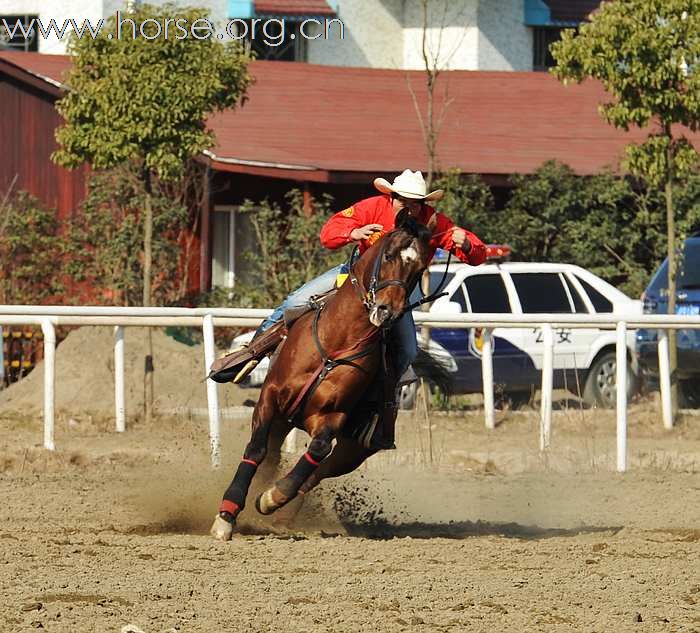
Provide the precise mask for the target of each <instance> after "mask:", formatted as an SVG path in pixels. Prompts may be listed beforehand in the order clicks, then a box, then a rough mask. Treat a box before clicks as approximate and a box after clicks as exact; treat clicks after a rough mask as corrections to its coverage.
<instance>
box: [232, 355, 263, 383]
mask: <svg viewBox="0 0 700 633" xmlns="http://www.w3.org/2000/svg"><path fill="white" fill-rule="evenodd" d="M259 362H260V361H259V360H258V359H257V358H251V359H250V360H249V361H248V362H247V363H246V364H245V365H243V367H242V368H241V370H240V371H239V372H238V373H237V374H236V377H235V378H234V379H233V380H232V381H231V382H232V383H233V384H234V385H237V384H238V383H240V382H242V381H243V379H244V378H246V376H248V374H250V372H252V371H253V370H254V369H255V368H256V367H257V366H258V363H259Z"/></svg>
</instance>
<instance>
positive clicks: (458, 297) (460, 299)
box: [450, 284, 469, 312]
mask: <svg viewBox="0 0 700 633" xmlns="http://www.w3.org/2000/svg"><path fill="white" fill-rule="evenodd" d="M464 292H465V291H464V284H462V285H460V287H459V288H457V291H456V292H455V293H454V294H453V295H452V296H451V297H450V301H456V302H457V303H459V305H460V306H462V312H469V310H467V300H466V299H465V298H464Z"/></svg>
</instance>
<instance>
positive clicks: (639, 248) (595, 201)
mask: <svg viewBox="0 0 700 633" xmlns="http://www.w3.org/2000/svg"><path fill="white" fill-rule="evenodd" d="M513 185H514V189H513V192H512V194H511V197H510V199H509V201H508V203H507V205H506V207H505V208H504V209H503V210H501V211H499V212H498V213H497V214H496V216H495V219H494V222H495V227H497V229H498V231H499V232H500V235H499V236H498V237H497V241H501V242H504V241H505V242H508V243H509V244H510V245H511V246H512V247H513V252H514V257H513V259H514V260H517V261H552V262H564V263H570V264H576V265H579V266H582V267H583V268H586V269H588V270H590V271H591V272H593V273H595V274H597V275H599V276H600V277H602V278H603V279H606V280H607V281H609V282H610V283H612V284H613V285H615V286H617V287H619V288H620V289H621V290H622V291H623V292H626V293H628V294H629V295H631V296H639V294H640V293H641V291H642V290H643V289H644V287H645V286H646V285H647V283H648V282H649V278H650V275H651V273H652V272H653V271H654V270H655V269H656V268H657V267H658V265H659V263H660V262H661V261H662V260H663V258H664V257H665V253H666V248H665V237H664V233H663V231H662V230H661V229H660V227H663V217H664V214H665V207H664V200H663V197H662V195H661V194H660V192H659V191H658V190H656V189H653V188H652V189H648V190H647V189H644V188H643V186H642V184H641V183H636V182H634V181H632V180H631V179H630V178H621V177H618V176H615V175H613V174H609V173H607V174H601V175H598V176H587V177H581V176H576V175H575V174H574V173H573V171H572V170H571V169H570V168H569V167H567V166H566V165H562V164H558V163H554V162H548V163H545V164H544V165H543V166H542V167H541V168H540V169H538V170H537V172H536V173H535V174H533V175H530V176H518V177H515V178H514V179H513ZM677 203H678V204H677V206H678V214H679V216H681V217H682V220H681V221H680V223H679V229H680V231H681V233H682V234H683V235H688V234H689V233H690V232H691V231H692V230H697V229H698V228H700V178H698V177H692V178H690V179H689V180H688V182H687V186H685V187H683V188H679V189H678V192H677Z"/></svg>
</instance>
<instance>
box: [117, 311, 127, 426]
mask: <svg viewBox="0 0 700 633" xmlns="http://www.w3.org/2000/svg"><path fill="white" fill-rule="evenodd" d="M114 415H115V419H116V431H117V433H123V432H124V431H125V430H126V396H125V389H124V328H123V327H122V326H121V325H117V326H115V328H114Z"/></svg>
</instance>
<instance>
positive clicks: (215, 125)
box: [0, 53, 700, 180]
mask: <svg viewBox="0 0 700 633" xmlns="http://www.w3.org/2000/svg"><path fill="white" fill-rule="evenodd" d="M3 60H7V61H10V62H12V63H13V64H17V65H20V66H21V67H22V68H24V69H26V70H27V71H29V72H30V73H35V74H38V75H42V76H46V77H49V78H52V79H58V80H60V78H61V72H62V71H63V70H65V69H66V68H67V66H68V63H69V60H68V58H67V57H59V56H49V55H39V54H32V53H0V71H2V66H3V64H2V62H3ZM251 68H252V73H253V75H254V76H255V78H256V83H255V84H254V85H253V86H252V87H251V89H250V91H249V101H248V102H247V103H246V105H245V106H244V107H242V108H238V109H235V110H231V111H227V112H223V113H219V114H216V115H214V116H212V117H211V119H210V121H209V123H210V125H211V127H212V129H213V130H214V131H215V133H216V138H217V145H216V147H214V148H213V150H212V153H211V154H210V156H211V158H212V160H213V164H214V166H215V167H216V168H218V169H222V170H230V171H243V172H246V173H258V174H263V175H264V174H267V175H274V176H278V177H280V176H284V177H287V178H295V179H299V180H304V179H310V180H327V179H328V178H334V177H335V178H339V177H342V176H341V175H340V174H337V175H336V176H333V175H332V172H341V173H346V174H347V172H368V173H370V174H374V173H391V172H397V171H401V170H403V169H405V168H407V167H410V168H411V169H422V170H425V169H426V165H427V160H426V152H425V148H424V143H423V139H422V136H421V130H420V125H419V122H418V118H417V116H416V113H415V110H414V106H413V102H412V99H411V95H410V92H409V88H408V82H409V81H410V82H411V84H412V86H413V89H414V90H415V93H416V95H417V98H418V100H419V102H424V98H425V87H424V83H425V81H424V76H423V74H422V73H421V72H418V71H415V72H406V71H398V70H377V69H367V68H345V67H343V68H339V67H335V66H316V65H310V64H301V63H291V62H270V61H256V62H254V63H253V64H252V66H251ZM445 89H447V90H448V95H449V99H451V100H452V101H451V102H450V104H449V107H448V108H447V112H446V117H445V120H444V124H443V126H442V131H441V134H440V140H439V143H438V153H439V159H440V166H441V167H442V168H450V167H458V168H459V169H461V170H462V171H463V172H465V173H476V174H485V175H486V174H495V175H509V174H513V173H532V172H533V171H535V170H536V169H537V168H538V167H539V166H540V165H541V164H542V163H543V162H545V161H547V160H550V159H556V160H559V161H562V162H565V163H567V164H568V165H570V166H571V167H572V168H573V169H574V170H575V171H576V172H577V173H579V174H591V173H596V172H599V171H601V170H602V169H604V168H605V167H607V166H611V167H615V166H616V165H617V163H618V161H619V159H620V158H621V156H622V153H623V148H624V145H625V144H626V143H628V142H630V141H632V140H639V139H641V138H642V137H643V136H644V134H643V132H641V131H639V130H635V131H632V132H630V133H624V132H622V131H619V130H615V129H614V128H612V127H611V126H609V125H607V124H606V123H605V122H604V121H603V120H602V119H601V117H600V116H599V114H598V112H597V106H598V104H599V103H601V102H602V101H603V100H604V98H605V93H604V92H603V90H602V88H601V87H600V85H599V84H597V83H595V82H593V81H587V82H584V84H582V85H580V86H576V85H572V86H563V85H562V84H561V83H559V82H558V81H557V80H556V79H554V78H553V77H551V76H550V75H548V74H546V73H522V72H469V71H452V72H449V73H448V72H445V73H443V74H442V75H441V83H440V84H439V85H438V89H437V94H438V95H443V94H444V90H445ZM440 107H441V106H440V104H439V103H438V105H437V108H438V110H439V109H440ZM691 138H692V140H693V141H694V142H695V144H696V146H698V145H700V143H698V141H700V136H698V135H692V137H691Z"/></svg>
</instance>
